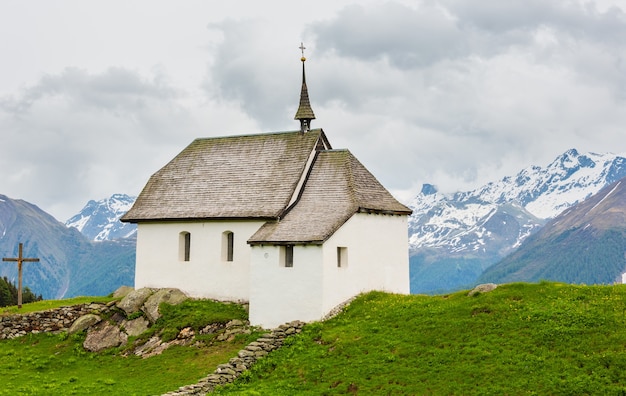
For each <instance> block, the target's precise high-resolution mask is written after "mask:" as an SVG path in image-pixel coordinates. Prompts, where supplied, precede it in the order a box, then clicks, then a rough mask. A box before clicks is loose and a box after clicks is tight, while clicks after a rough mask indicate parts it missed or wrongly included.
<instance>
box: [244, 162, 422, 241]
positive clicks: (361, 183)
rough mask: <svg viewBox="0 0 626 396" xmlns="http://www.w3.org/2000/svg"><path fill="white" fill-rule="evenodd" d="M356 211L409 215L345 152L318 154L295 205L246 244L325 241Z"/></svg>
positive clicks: (409, 210) (407, 211) (405, 209)
mask: <svg viewBox="0 0 626 396" xmlns="http://www.w3.org/2000/svg"><path fill="white" fill-rule="evenodd" d="M358 212H366V213H380V214H398V215H409V214H411V209H409V208H407V207H406V206H404V205H402V204H401V203H399V202H398V201H397V200H396V199H395V198H394V197H393V196H392V195H391V194H390V193H389V192H388V191H387V190H386V189H385V188H384V187H383V186H382V185H381V184H380V183H379V182H378V180H376V178H375V177H374V176H373V175H372V174H371V173H370V172H369V171H368V170H367V169H366V168H365V167H364V166H363V165H362V164H361V163H360V162H359V161H358V160H357V159H356V158H355V157H354V156H353V155H352V153H350V152H349V151H348V150H327V151H321V152H319V154H318V156H317V158H316V160H315V163H314V164H313V168H312V170H311V172H310V174H309V177H308V178H307V180H306V183H305V185H304V190H303V191H302V194H301V196H300V199H299V200H298V202H297V203H296V204H295V205H294V206H293V207H292V208H291V209H290V210H289V212H288V213H287V214H286V215H285V216H284V218H281V219H279V220H277V221H271V222H267V223H266V224H264V225H263V226H262V227H261V228H260V229H259V230H258V231H257V232H256V233H255V234H254V235H253V236H252V237H251V238H250V239H249V240H248V243H250V244H252V245H254V244H262V243H272V244H297V243H314V244H315V243H317V244H321V243H323V242H324V241H326V240H327V239H328V238H329V237H330V236H331V235H332V234H334V233H335V231H337V229H339V227H341V226H342V225H343V224H344V223H345V222H346V221H347V220H348V219H349V218H350V217H352V215H354V214H355V213H358Z"/></svg>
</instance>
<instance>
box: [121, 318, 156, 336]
mask: <svg viewBox="0 0 626 396" xmlns="http://www.w3.org/2000/svg"><path fill="white" fill-rule="evenodd" d="M149 325H150V322H148V320H147V319H146V318H144V317H143V316H140V317H138V318H137V319H133V320H125V321H123V322H122V323H121V325H120V326H121V327H123V328H124V330H125V331H126V334H128V335H129V336H131V337H132V336H138V335H139V334H141V333H143V332H144V331H146V330H148V326H149Z"/></svg>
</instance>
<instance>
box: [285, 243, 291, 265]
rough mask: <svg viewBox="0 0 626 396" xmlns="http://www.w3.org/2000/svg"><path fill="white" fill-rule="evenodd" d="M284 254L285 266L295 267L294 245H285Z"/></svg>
mask: <svg viewBox="0 0 626 396" xmlns="http://www.w3.org/2000/svg"><path fill="white" fill-rule="evenodd" d="M284 252H285V254H284V264H285V265H284V266H285V267H288V268H291V267H293V245H285V248H284Z"/></svg>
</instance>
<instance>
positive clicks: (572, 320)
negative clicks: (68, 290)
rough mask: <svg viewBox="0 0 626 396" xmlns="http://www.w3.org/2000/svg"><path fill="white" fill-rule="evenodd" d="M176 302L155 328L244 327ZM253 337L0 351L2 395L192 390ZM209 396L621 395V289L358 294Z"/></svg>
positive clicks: (231, 309)
mask: <svg viewBox="0 0 626 396" xmlns="http://www.w3.org/2000/svg"><path fill="white" fill-rule="evenodd" d="M186 304H187V305H184V306H179V307H171V310H170V309H168V310H167V312H165V314H164V318H163V319H162V320H160V321H159V323H158V326H160V327H159V328H158V329H155V330H153V331H163V332H164V333H168V332H169V333H171V334H173V333H175V331H176V329H180V328H183V327H186V326H189V325H191V326H192V327H197V326H202V325H205V324H206V323H205V321H206V320H211V318H212V317H214V318H218V320H221V321H223V320H227V319H228V320H230V319H235V318H242V317H245V311H243V309H241V308H240V307H239V306H238V305H235V304H218V303H213V302H207V301H193V302H189V303H186ZM222 309H223V310H225V311H226V312H224V311H222ZM201 323H202V324H201ZM159 329H160V330H159ZM256 336H258V334H253V335H251V336H250V337H248V338H239V339H236V340H234V341H232V342H216V343H214V344H213V346H208V345H209V344H210V340H206V341H207V342H206V344H207V346H204V347H176V348H171V349H169V350H167V351H166V352H165V353H163V354H162V355H160V356H155V357H151V358H148V359H139V358H136V357H135V356H129V357H123V356H121V352H123V351H122V350H113V351H108V352H106V353H100V354H94V353H87V352H85V351H83V350H82V347H81V341H82V337H83V336H82V335H79V336H72V337H65V336H64V335H45V334H38V335H34V336H27V337H23V338H21V339H15V340H10V341H0V378H1V379H2V381H1V383H2V385H1V388H0V395H4V394H6V395H15V394H23V395H30V394H32V395H49V394H76V395H84V394H108V395H135V394H136V395H148V394H160V393H164V392H167V391H171V390H175V389H177V388H178V387H179V386H181V385H185V384H189V383H193V382H196V381H197V380H198V379H199V378H201V377H203V376H205V375H207V374H208V373H210V372H212V371H213V370H214V368H215V366H217V364H220V363H225V362H227V361H228V359H229V358H230V357H232V356H235V355H236V353H237V351H238V350H239V349H240V348H241V347H243V346H244V345H245V344H246V343H247V342H249V341H250V340H251V339H253V338H254V337H256ZM215 394H218V395H345V394H359V395H626V286H622V285H616V286H574V285H566V284H557V283H548V282H543V283H539V284H526V283H516V284H508V285H502V286H500V287H498V288H497V289H496V290H494V291H492V292H489V293H484V294H477V295H474V296H471V297H470V296H467V291H465V292H458V293H453V294H449V295H439V296H424V295H411V296H402V295H393V294H386V293H381V292H372V293H368V294H365V295H362V296H360V297H358V298H357V299H356V300H354V301H353V302H352V303H351V304H350V305H349V306H348V307H347V308H346V309H345V310H344V312H343V313H341V314H340V315H338V316H336V317H334V318H333V319H330V320H328V321H326V322H323V323H311V324H308V325H306V326H305V327H304V330H303V332H302V333H301V334H299V335H297V336H294V337H291V338H288V339H287V341H286V344H285V346H284V347H283V348H281V349H279V350H277V351H275V352H272V353H271V354H270V355H268V356H267V357H265V358H263V359H261V360H259V361H258V362H257V364H256V365H255V366H254V367H253V369H252V370H249V371H247V372H245V373H244V374H243V375H242V376H241V377H239V379H238V380H237V381H236V382H235V384H233V385H229V386H225V387H222V388H219V389H218V390H216V392H215Z"/></svg>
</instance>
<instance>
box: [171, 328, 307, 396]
mask: <svg viewBox="0 0 626 396" xmlns="http://www.w3.org/2000/svg"><path fill="white" fill-rule="evenodd" d="M302 326H304V322H300V321H295V322H291V323H286V324H283V325H280V326H279V327H278V328H276V329H273V330H271V331H270V332H269V333H266V334H263V335H262V336H261V337H260V338H258V339H257V340H256V341H253V342H251V343H249V344H248V345H247V346H246V347H245V348H244V349H242V350H240V351H239V352H238V353H237V357H234V358H232V359H230V360H229V361H228V363H226V364H220V365H219V366H217V369H215V371H213V373H211V374H209V375H208V376H206V377H205V378H202V379H201V380H200V381H198V382H197V383H195V384H192V385H186V386H182V387H180V388H178V390H177V391H174V392H169V393H166V394H165V395H167V396H192V395H205V394H207V393H209V392H211V391H212V390H213V389H215V387H217V386H219V385H225V384H229V383H231V382H233V381H234V380H235V379H236V378H237V377H239V376H240V375H241V373H243V372H244V371H246V370H248V369H249V368H250V367H252V365H254V363H256V361H257V360H258V359H261V358H262V357H263V356H265V355H267V354H268V353H269V352H271V351H273V350H275V349H278V348H280V347H281V346H282V345H283V342H284V340H285V338H287V337H289V336H291V335H293V334H298V333H300V332H301V331H302Z"/></svg>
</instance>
